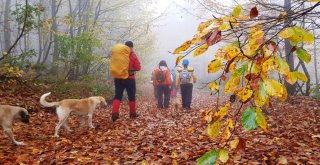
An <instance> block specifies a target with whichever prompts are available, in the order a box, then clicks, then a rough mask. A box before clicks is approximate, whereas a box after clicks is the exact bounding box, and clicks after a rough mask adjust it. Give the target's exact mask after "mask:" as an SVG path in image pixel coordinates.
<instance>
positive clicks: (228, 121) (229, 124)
mask: <svg viewBox="0 0 320 165" xmlns="http://www.w3.org/2000/svg"><path fill="white" fill-rule="evenodd" d="M227 127H229V128H230V129H233V128H234V124H233V120H232V119H228V120H227Z"/></svg>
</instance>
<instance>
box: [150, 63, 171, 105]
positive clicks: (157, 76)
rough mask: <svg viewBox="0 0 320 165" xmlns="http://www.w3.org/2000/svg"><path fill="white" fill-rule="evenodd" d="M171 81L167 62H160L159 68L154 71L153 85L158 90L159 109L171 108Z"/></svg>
mask: <svg viewBox="0 0 320 165" xmlns="http://www.w3.org/2000/svg"><path fill="white" fill-rule="evenodd" d="M171 79H172V78H171V74H170V70H169V69H168V66H167V63H166V61H164V60H162V61H160V63H159V65H158V68H156V69H155V70H154V71H153V85H154V86H155V87H156V89H157V98H158V105H157V107H158V108H169V102H170V86H171V82H172V80H171Z"/></svg>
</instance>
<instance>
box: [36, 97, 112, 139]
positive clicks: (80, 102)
mask: <svg viewBox="0 0 320 165" xmlns="http://www.w3.org/2000/svg"><path fill="white" fill-rule="evenodd" d="M50 94H51V92H49V93H46V94H43V95H42V96H41V97H40V104H41V105H42V106H44V107H56V113H57V116H58V118H59V122H58V124H57V126H56V127H55V133H54V137H59V129H60V127H61V126H64V128H65V129H66V130H67V131H69V132H70V131H72V130H71V129H70V128H69V126H68V121H67V119H68V117H69V116H70V113H71V112H72V113H75V114H77V115H88V125H89V127H90V128H95V127H94V126H93V124H92V116H93V113H94V111H95V109H96V108H97V107H98V106H100V105H104V106H106V105H107V102H106V100H105V99H104V98H103V97H101V96H93V97H88V98H85V99H64V100H61V101H59V102H47V101H46V100H45V99H46V97H47V96H49V95H50ZM82 122H83V120H82Z"/></svg>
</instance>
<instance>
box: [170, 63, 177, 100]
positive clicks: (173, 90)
mask: <svg viewBox="0 0 320 165" xmlns="http://www.w3.org/2000/svg"><path fill="white" fill-rule="evenodd" d="M170 73H171V76H172V83H171V93H170V96H171V97H176V96H177V87H176V71H175V70H174V69H171V72H170Z"/></svg>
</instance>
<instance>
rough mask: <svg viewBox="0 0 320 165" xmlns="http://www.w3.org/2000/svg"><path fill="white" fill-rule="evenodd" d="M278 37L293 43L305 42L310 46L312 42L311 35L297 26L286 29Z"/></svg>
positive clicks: (312, 37)
mask: <svg viewBox="0 0 320 165" xmlns="http://www.w3.org/2000/svg"><path fill="white" fill-rule="evenodd" d="M278 35H279V37H281V38H285V39H288V40H289V41H292V42H295V43H298V42H306V43H309V44H312V43H313V41H314V36H313V35H312V34H311V33H309V32H307V31H305V30H304V29H303V28H301V27H298V26H292V27H287V28H285V29H284V30H283V31H281V32H280V33H279V34H278Z"/></svg>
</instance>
